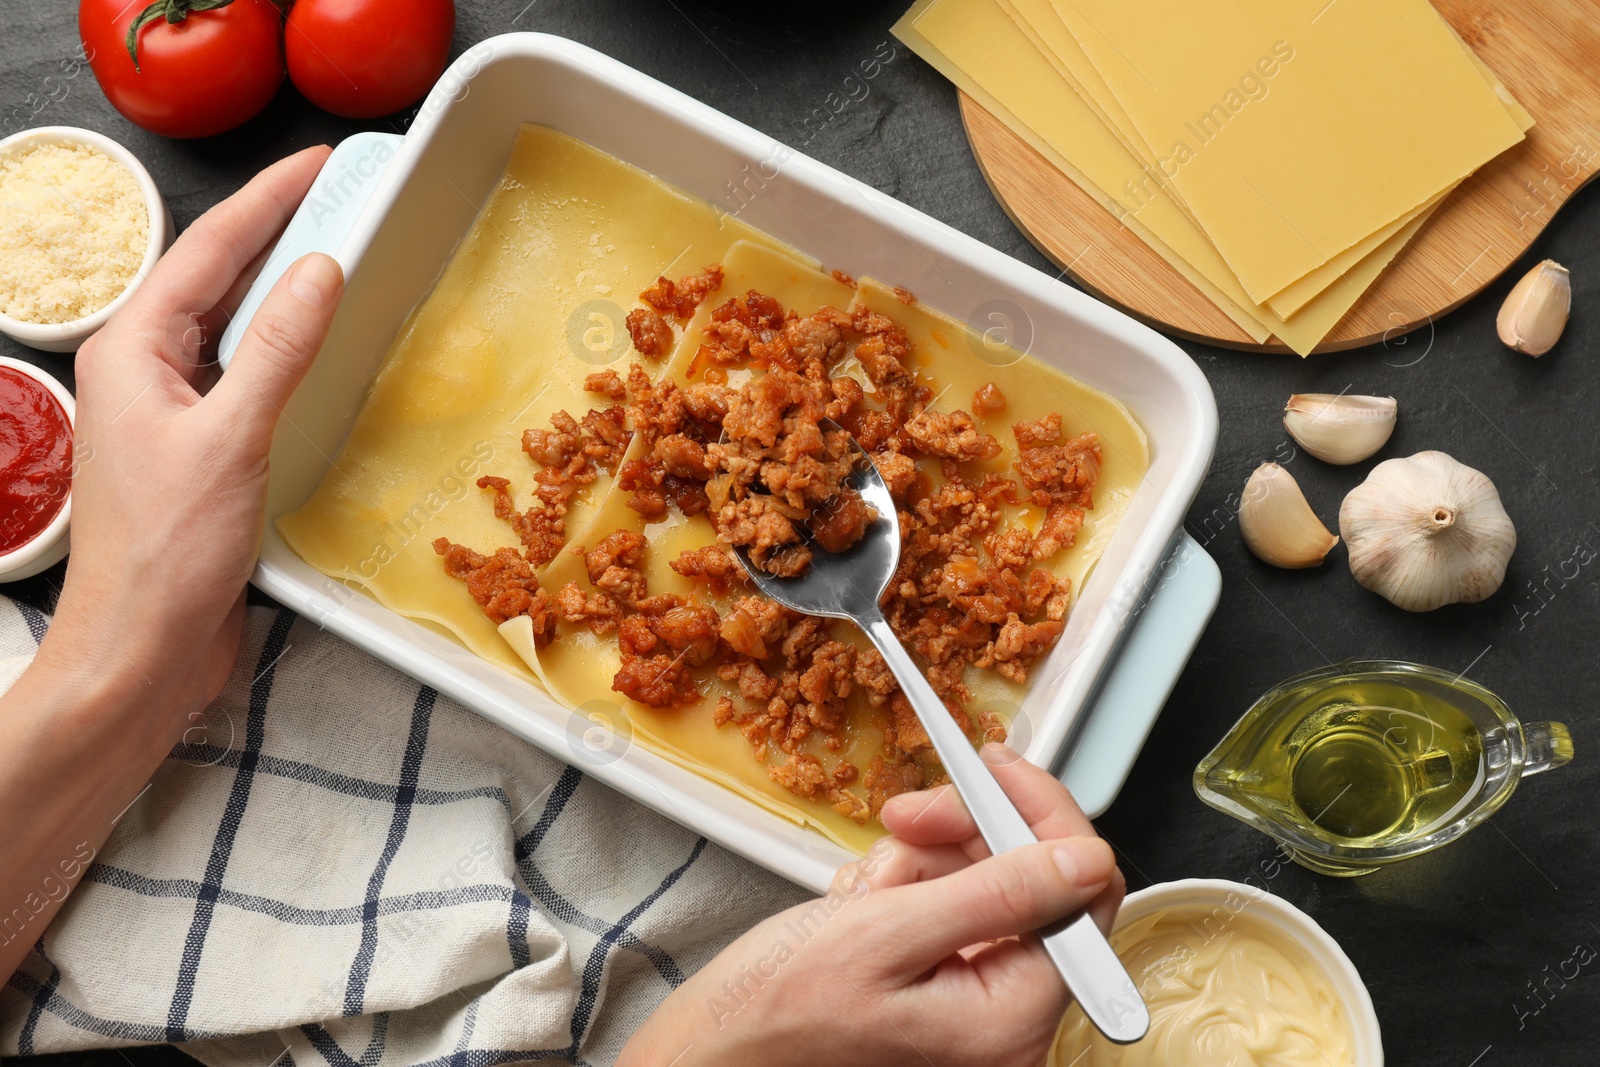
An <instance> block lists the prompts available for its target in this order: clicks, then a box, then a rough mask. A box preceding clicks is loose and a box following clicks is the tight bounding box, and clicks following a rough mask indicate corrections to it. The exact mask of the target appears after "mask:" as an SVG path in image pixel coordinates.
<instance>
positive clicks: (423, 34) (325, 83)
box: [284, 0, 456, 119]
mask: <svg viewBox="0 0 1600 1067" xmlns="http://www.w3.org/2000/svg"><path fill="white" fill-rule="evenodd" d="M455 25H456V5H455V2H454V0H294V6H293V7H292V8H290V9H289V21H288V24H287V26H286V28H285V30H284V45H285V51H286V54H287V58H288V63H289V80H290V81H292V82H294V86H295V88H296V89H299V90H300V92H301V94H302V95H304V96H305V98H306V99H307V100H310V101H311V102H312V103H313V104H316V105H317V106H318V107H320V108H322V109H323V110H324V111H331V112H333V113H334V114H335V115H343V116H344V117H345V118H352V119H370V118H377V117H378V116H380V115H392V114H394V113H395V112H396V111H400V110H401V109H403V108H406V107H408V106H410V105H411V104H414V103H416V102H417V101H418V100H420V99H422V97H423V95H424V94H425V93H427V91H428V90H429V89H430V88H432V87H433V83H434V82H436V81H438V80H439V75H440V74H443V73H444V68H445V62H446V60H448V59H449V57H450V38H451V36H452V35H453V34H454V33H455Z"/></svg>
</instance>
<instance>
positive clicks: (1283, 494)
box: [1239, 463, 1339, 570]
mask: <svg viewBox="0 0 1600 1067" xmlns="http://www.w3.org/2000/svg"><path fill="white" fill-rule="evenodd" d="M1239 531H1240V532H1241V533H1243V534H1244V543H1245V544H1246V545H1248V546H1249V548H1250V551H1252V552H1254V553H1255V554H1256V555H1257V556H1258V557H1259V558H1260V559H1262V560H1263V561H1265V562H1267V563H1270V564H1272V565H1273V566H1274V567H1286V568H1288V569H1290V570H1299V569H1303V568H1306V567H1315V566H1316V565H1317V564H1319V563H1321V562H1322V560H1323V558H1324V557H1326V556H1327V554H1328V553H1329V551H1331V550H1332V549H1333V546H1334V545H1336V544H1338V543H1339V539H1338V538H1337V537H1335V536H1334V535H1333V534H1331V533H1329V532H1328V528H1327V527H1326V526H1324V525H1322V520H1320V519H1318V518H1317V516H1316V513H1315V512H1313V511H1312V510H1311V505H1310V504H1308V503H1306V497H1305V494H1304V493H1302V492H1301V491H1300V483H1299V482H1296V481H1295V480H1294V476H1293V475H1292V474H1290V473H1289V472H1288V471H1286V470H1284V469H1283V468H1282V467H1280V466H1278V465H1277V464H1276V463H1263V464H1262V465H1261V466H1259V467H1257V468H1256V469H1255V473H1253V474H1251V475H1250V480H1249V481H1248V482H1246V483H1245V485H1244V499H1243V500H1242V501H1240V503H1239Z"/></svg>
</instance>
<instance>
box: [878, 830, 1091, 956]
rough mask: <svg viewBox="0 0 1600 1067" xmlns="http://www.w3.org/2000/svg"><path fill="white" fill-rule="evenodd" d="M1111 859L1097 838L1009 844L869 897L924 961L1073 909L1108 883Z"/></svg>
mask: <svg viewBox="0 0 1600 1067" xmlns="http://www.w3.org/2000/svg"><path fill="white" fill-rule="evenodd" d="M1116 869H1117V868H1116V863H1115V861H1114V859H1113V858H1112V854H1111V849H1110V847H1109V846H1108V845H1107V844H1106V843H1105V842H1104V841H1102V840H1100V839H1099V838H1098V837H1069V838H1065V839H1063V840H1059V841H1041V842H1039V843H1038V844H1033V845H1027V846H1025V847H1023V848H1015V849H1012V850H1011V851H1009V852H1003V853H1001V854H1000V855H998V856H991V857H990V858H988V859H985V860H982V861H980V862H978V863H974V864H972V865H971V866H969V867H966V868H963V869H962V870H959V871H956V872H955V873H954V874H949V875H946V876H945V877H943V878H935V879H933V880H931V881H927V882H917V883H916V884H914V885H904V886H900V887H898V888H896V889H894V890H893V891H892V892H886V893H883V894H880V895H879V896H878V897H877V902H878V906H879V907H880V908H882V909H883V911H884V914H883V917H882V922H881V923H880V924H879V925H880V926H882V927H883V929H882V930H881V931H880V932H882V933H887V934H891V935H892V936H893V937H894V939H895V940H896V942H898V943H900V944H902V945H903V946H904V949H903V950H904V952H905V954H906V957H907V958H908V960H909V961H910V962H911V964H912V966H913V967H922V968H925V967H927V966H929V965H931V964H933V963H935V962H937V961H938V960H941V959H944V958H945V957H946V956H950V955H952V954H954V953H956V952H958V951H960V950H961V949H963V948H965V947H967V946H968V945H975V944H977V943H979V942H981V941H993V940H996V939H998V938H1002V937H1013V936H1016V935H1019V934H1024V933H1028V932H1030V931H1033V930H1037V929H1039V928H1040V927H1043V926H1046V925H1048V924H1050V923H1053V922H1055V921H1056V920H1058V919H1062V918H1065V917H1066V916H1068V915H1071V914H1073V913H1074V912H1077V911H1081V910H1082V909H1083V908H1084V907H1085V906H1087V905H1088V904H1089V903H1090V902H1091V901H1093V900H1094V899H1095V898H1096V897H1098V896H1099V895H1100V893H1101V892H1102V891H1103V890H1105V888H1106V887H1107V886H1108V885H1110V884H1111V881H1112V879H1113V878H1114V877H1115V873H1116Z"/></svg>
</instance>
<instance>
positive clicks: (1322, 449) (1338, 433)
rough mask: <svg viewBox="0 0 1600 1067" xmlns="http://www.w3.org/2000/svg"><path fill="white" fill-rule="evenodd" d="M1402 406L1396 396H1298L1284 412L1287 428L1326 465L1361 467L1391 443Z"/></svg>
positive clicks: (1292, 398) (1299, 442) (1307, 449)
mask: <svg viewBox="0 0 1600 1067" xmlns="http://www.w3.org/2000/svg"><path fill="white" fill-rule="evenodd" d="M1399 414H1400V405H1399V404H1397V403H1396V402H1395V399H1394V397H1392V396H1349V395H1346V394H1344V393H1339V394H1334V393H1296V394H1295V395H1294V396H1291V397H1290V398H1289V403H1288V404H1287V405H1286V406H1285V407H1284V409H1283V428H1284V429H1286V430H1288V431H1289V436H1290V437H1293V438H1294V440H1295V443H1296V444H1298V445H1299V446H1300V447H1301V448H1303V449H1305V450H1306V451H1307V452H1309V453H1311V454H1312V455H1313V456H1316V457H1317V458H1318V459H1320V460H1322V461H1323V462H1324V463H1337V464H1340V465H1344V464H1348V463H1360V462H1361V461H1362V460H1364V459H1366V458H1367V457H1369V456H1371V455H1373V454H1374V453H1375V452H1377V451H1378V449H1380V448H1382V447H1383V446H1384V445H1385V444H1387V443H1388V441H1389V435H1390V434H1392V433H1394V424H1395V420H1396V419H1397V418H1398V417H1399Z"/></svg>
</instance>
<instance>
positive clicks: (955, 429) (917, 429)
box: [905, 410, 1000, 462]
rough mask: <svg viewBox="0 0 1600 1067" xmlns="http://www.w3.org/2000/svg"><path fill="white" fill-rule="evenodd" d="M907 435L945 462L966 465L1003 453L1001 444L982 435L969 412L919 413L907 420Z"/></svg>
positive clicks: (924, 450)
mask: <svg viewBox="0 0 1600 1067" xmlns="http://www.w3.org/2000/svg"><path fill="white" fill-rule="evenodd" d="M905 434H906V436H907V437H909V438H911V441H912V443H913V444H915V445H916V446H917V448H918V450H919V451H921V452H922V453H924V454H925V455H929V456H938V457H940V458H941V459H954V460H959V461H961V462H966V461H968V460H974V459H993V458H994V457H996V456H998V455H999V454H1000V442H999V441H996V440H995V439H994V438H993V437H992V436H991V435H989V434H986V433H982V432H980V431H979V430H978V426H977V423H975V422H973V421H972V416H971V415H968V414H967V413H966V412H965V411H933V410H926V411H919V412H917V413H916V414H915V415H913V416H912V417H911V418H910V419H908V420H906V425H905Z"/></svg>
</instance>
